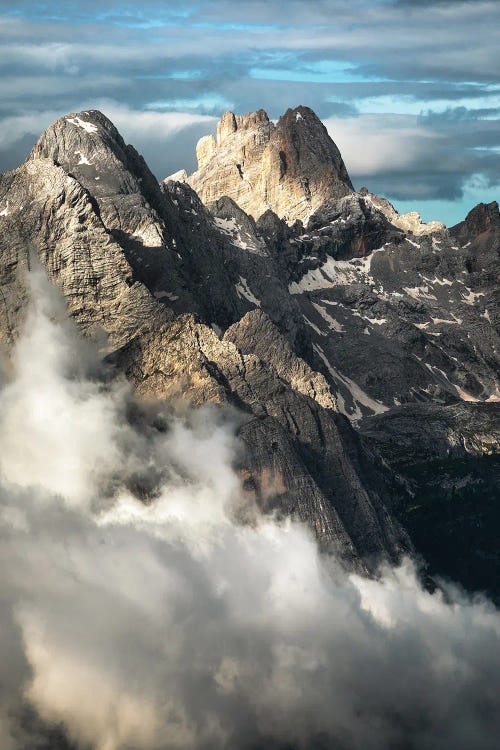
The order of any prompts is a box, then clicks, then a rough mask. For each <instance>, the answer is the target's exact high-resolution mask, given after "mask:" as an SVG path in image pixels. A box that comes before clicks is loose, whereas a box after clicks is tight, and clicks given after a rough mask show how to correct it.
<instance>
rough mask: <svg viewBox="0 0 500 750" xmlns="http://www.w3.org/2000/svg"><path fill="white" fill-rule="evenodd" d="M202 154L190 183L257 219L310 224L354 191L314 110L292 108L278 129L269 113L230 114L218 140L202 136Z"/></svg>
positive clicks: (205, 194)
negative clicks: (267, 216)
mask: <svg viewBox="0 0 500 750" xmlns="http://www.w3.org/2000/svg"><path fill="white" fill-rule="evenodd" d="M196 156H197V159H198V171H197V172H195V173H194V174H192V175H191V176H190V177H188V182H189V184H190V185H191V187H193V188H194V190H196V192H197V193H198V195H199V196H200V198H201V199H202V201H203V202H204V203H211V202H212V201H215V200H218V199H219V198H221V197H222V196H225V195H226V196H229V197H230V198H232V199H233V200H234V201H235V202H236V203H237V204H238V205H239V206H240V208H242V209H243V210H244V211H246V212H247V213H248V214H250V216H253V217H254V218H255V219H258V218H259V217H260V216H261V215H262V214H263V213H265V211H267V210H268V209H271V210H272V211H274V212H275V213H276V214H278V216H280V217H282V218H285V219H286V220H287V221H289V222H293V221H295V220H296V219H301V220H305V219H307V218H308V217H309V216H310V215H311V214H312V213H313V212H314V211H315V210H316V209H317V208H319V206H321V205H322V204H323V203H324V202H325V201H326V200H331V199H332V198H340V197H342V196H343V195H347V194H348V193H350V192H352V190H353V187H352V184H351V181H350V179H349V175H348V174H347V170H346V168H345V166H344V163H343V161H342V157H341V155H340V152H339V150H338V148H337V147H336V145H335V144H334V143H333V141H332V140H331V138H330V136H329V135H328V133H327V131H326V128H325V126H324V125H323V124H322V123H321V121H320V120H319V119H318V118H317V117H316V115H315V114H314V112H312V110H310V109H309V108H308V107H297V108H296V109H289V110H288V111H287V112H286V113H285V114H284V115H283V117H280V119H279V120H278V122H277V124H276V125H275V124H274V123H272V122H271V121H270V120H269V118H268V116H267V114H266V113H265V112H264V111H263V110H259V111H258V112H251V113H249V114H247V115H244V116H241V115H235V114H233V113H232V112H226V113H225V114H224V115H223V116H222V118H221V120H220V122H219V124H218V126H217V139H215V138H214V137H213V136H205V137H204V138H202V139H201V140H200V142H199V143H198V146H197V149H196Z"/></svg>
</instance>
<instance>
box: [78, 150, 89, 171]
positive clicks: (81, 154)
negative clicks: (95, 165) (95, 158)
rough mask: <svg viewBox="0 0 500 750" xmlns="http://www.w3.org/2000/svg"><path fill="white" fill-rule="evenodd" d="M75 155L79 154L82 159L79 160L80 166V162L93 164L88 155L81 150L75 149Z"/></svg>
mask: <svg viewBox="0 0 500 750" xmlns="http://www.w3.org/2000/svg"><path fill="white" fill-rule="evenodd" d="M75 156H79V157H80V161H79V162H78V166H80V164H86V165H87V166H88V167H91V166H92V164H91V162H90V161H89V160H88V159H87V157H86V156H85V155H84V154H83V153H82V152H81V151H75Z"/></svg>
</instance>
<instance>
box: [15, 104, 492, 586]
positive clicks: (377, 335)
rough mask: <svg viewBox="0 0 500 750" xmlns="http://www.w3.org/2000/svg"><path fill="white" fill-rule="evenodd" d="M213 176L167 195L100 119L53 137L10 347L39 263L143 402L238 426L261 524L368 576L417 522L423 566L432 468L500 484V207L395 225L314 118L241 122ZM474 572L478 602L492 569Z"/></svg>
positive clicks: (214, 152) (21, 199)
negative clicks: (419, 514)
mask: <svg viewBox="0 0 500 750" xmlns="http://www.w3.org/2000/svg"><path fill="white" fill-rule="evenodd" d="M280 154H281V155H280ZM198 159H199V163H200V169H199V170H198V172H197V173H195V175H193V176H192V178H189V181H190V182H191V185H193V186H195V187H196V189H197V190H198V191H199V195H198V194H197V193H196V192H195V191H194V190H193V187H190V185H188V184H187V183H186V182H185V178H184V175H183V174H178V175H177V177H178V178H179V179H178V180H177V181H176V180H168V181H166V182H164V183H162V184H160V185H159V184H158V183H157V182H156V180H155V179H154V177H153V175H152V174H151V172H150V170H149V169H148V167H147V165H146V164H145V162H144V160H143V159H142V157H140V155H139V154H138V153H137V152H136V151H135V149H133V147H131V146H128V145H126V144H125V143H124V142H123V139H122V138H121V136H120V135H119V133H118V132H117V130H116V128H114V126H113V125H112V123H111V122H110V121H109V120H108V119H107V118H106V117H105V116H104V115H102V114H101V113H100V112H95V111H89V112H80V113H77V114H75V113H74V114H70V115H67V116H66V117H63V118H60V119H59V120H57V121H56V122H55V123H54V124H53V125H52V126H51V127H50V128H49V129H48V130H47V131H46V132H45V133H44V134H43V135H42V136H41V138H40V140H39V142H38V143H37V145H36V146H35V148H34V149H33V152H32V154H31V155H30V157H29V159H28V160H27V161H26V162H25V163H24V164H23V165H21V166H20V167H19V168H18V169H16V170H14V171H13V172H9V173H7V174H5V175H2V176H0V281H1V284H2V304H1V305H0V337H1V339H2V341H3V342H4V343H5V344H6V345H7V346H9V345H10V344H11V343H12V341H13V340H14V339H15V337H16V336H17V331H18V327H19V322H20V320H21V319H22V316H23V314H24V309H25V303H26V291H25V283H24V282H25V273H26V272H28V271H29V268H30V266H31V263H32V261H33V260H34V258H35V257H36V258H38V259H39V261H40V262H41V263H42V265H43V266H44V268H45V269H46V271H47V273H48V275H49V277H50V278H51V279H52V280H53V282H54V284H55V285H57V286H58V287H59V288H60V290H61V291H62V293H63V295H64V298H65V301H66V304H67V306H68V310H69V312H70V314H71V315H72V316H73V318H74V319H75V321H76V322H77V324H78V325H79V327H80V329H81V331H82V333H83V334H84V335H89V334H91V333H92V332H94V331H96V330H101V331H102V330H103V331H104V332H105V333H106V334H107V349H106V353H107V355H108V359H109V361H110V362H112V363H113V364H114V366H115V367H116V368H118V370H119V371H120V372H123V373H124V374H126V376H127V377H128V378H129V379H130V380H131V381H132V383H133V384H134V386H135V388H136V390H137V393H138V396H139V397H141V398H142V397H143V398H157V399H169V398H171V397H172V396H175V397H178V396H179V395H181V396H182V397H185V398H187V399H188V400H189V401H191V402H192V403H194V404H203V403H207V402H212V403H217V404H220V405H230V406H231V407H235V408H236V409H237V410H238V412H239V414H240V427H239V432H240V436H241V438H242V440H243V442H244V444H245V445H246V453H245V456H244V458H243V459H242V463H241V466H240V470H241V474H242V477H243V478H244V482H245V486H246V488H247V489H248V491H250V492H252V493H253V494H254V496H255V497H256V499H257V501H258V502H259V503H260V505H261V507H262V508H263V510H264V511H266V510H271V509H272V510H277V511H278V512H280V513H283V514H289V515H292V516H296V517H299V518H301V519H302V520H304V521H306V522H307V523H308V524H309V525H310V526H311V527H312V528H313V529H314V531H315V533H316V535H317V537H318V539H319V540H320V543H321V545H322V546H323V548H325V549H330V550H334V551H335V552H336V554H337V555H338V556H339V557H340V558H341V559H342V560H343V561H344V562H345V563H346V565H348V566H350V567H351V568H354V569H357V570H362V571H366V570H368V569H372V568H373V567H374V565H375V564H376V561H377V560H378V559H380V558H381V557H389V558H390V559H392V560H394V559H396V558H397V557H398V555H399V554H400V553H401V551H402V550H404V549H408V548H411V541H410V540H409V539H408V536H407V534H406V533H405V531H404V530H403V528H402V525H401V522H402V523H403V524H404V525H405V526H406V527H407V528H409V529H410V531H411V533H412V535H413V536H412V539H413V540H414V541H415V540H416V541H417V546H418V548H419V550H421V551H423V552H424V553H426V554H427V552H428V549H427V548H426V547H425V538H427V537H425V535H423V534H421V533H420V531H421V529H420V527H419V526H418V524H416V525H415V524H413V525H412V519H409V517H408V513H407V512H406V510H407V509H408V508H411V507H413V506H412V498H414V497H415V496H416V495H418V494H419V493H420V495H422V496H423V495H425V496H426V497H430V496H431V494H432V493H431V494H429V493H430V489H429V488H430V487H431V485H432V481H433V480H432V476H431V475H429V474H428V473H426V472H425V471H423V470H422V467H426V466H427V465H431V464H432V466H437V464H435V461H438V463H439V461H441V459H442V460H443V461H448V458H447V456H448V453H447V451H451V454H450V455H451V456H452V457H453V456H455V454H456V455H457V459H456V460H455V459H453V460H451V459H450V460H449V461H448V463H446V472H447V473H446V482H445V484H443V485H442V490H443V493H444V492H445V490H446V487H457V488H458V489H457V491H458V490H460V492H462V493H463V492H468V490H467V487H475V486H476V485H477V483H475V479H476V478H477V472H479V473H480V472H481V471H482V469H481V467H482V466H483V463H482V462H483V459H485V460H486V459H487V461H488V477H489V478H488V479H487V482H488V487H490V486H493V483H492V480H491V477H493V476H494V475H495V472H496V471H497V468H496V465H495V463H494V456H495V454H496V453H497V451H498V440H497V437H498V435H497V430H496V428H494V425H495V424H498V422H495V420H497V419H498V417H497V409H498V404H497V403H496V402H497V401H498V399H499V397H500V396H499V391H498V371H499V361H498V352H499V351H500V342H499V340H498V326H497V322H498V248H499V246H500V217H499V214H498V206H497V205H496V204H490V205H488V206H483V205H480V206H479V207H477V208H476V209H474V211H472V212H471V214H470V215H469V217H467V219H466V220H465V221H464V222H462V223H461V224H460V225H457V227H454V228H453V229H451V230H450V231H448V230H446V228H445V227H444V226H443V225H439V224H437V225H434V226H427V227H424V228H422V225H421V224H420V223H419V222H418V221H417V220H416V219H415V217H412V218H411V221H410V220H407V219H405V218H404V217H399V218H398V214H397V213H396V212H395V211H394V209H393V208H392V206H391V205H390V204H389V203H388V202H387V201H385V200H384V199H381V198H378V197H377V196H373V195H371V194H369V193H368V192H367V191H360V192H359V193H356V192H354V191H353V190H352V186H351V184H350V181H349V178H348V176H347V174H346V172H345V167H344V166H343V163H342V159H341V157H340V154H339V153H338V150H337V149H336V147H335V146H334V144H333V143H332V141H331V140H330V139H329V138H328V136H327V134H326V131H325V130H324V128H323V126H322V124H321V123H320V121H319V120H318V118H316V116H315V115H314V114H313V113H312V112H311V111H310V110H308V109H307V108H303V107H299V108H298V109H297V110H289V111H288V112H287V114H286V115H285V116H284V117H283V118H281V119H280V121H279V122H278V123H277V124H276V125H274V124H273V123H271V122H270V121H269V119H268V118H267V115H266V114H265V113H264V112H262V111H260V112H257V113H254V114H252V115H247V116H246V117H243V118H242V117H237V116H235V115H231V114H226V115H225V116H224V117H223V118H222V120H221V122H220V123H219V128H218V138H217V141H215V139H210V138H209V139H203V140H202V142H201V143H200V144H199V146H198ZM238 165H239V166H240V168H241V172H242V175H243V176H241V175H240V171H239V169H238ZM250 177H251V179H250ZM306 179H307V182H306ZM197 180H198V183H197ZM231 191H233V192H231ZM263 196H266V200H265V201H264V199H263ZM200 197H201V199H200ZM270 206H271V207H272V208H274V210H271V208H270ZM245 207H246V210H245ZM256 216H258V217H259V218H258V220H255V218H254V217H256ZM284 217H286V219H287V220H285V218H284ZM297 217H301V218H303V219H305V218H306V217H307V218H308V221H307V223H306V225H305V226H304V224H303V223H302V222H301V221H298V222H296V223H294V224H291V223H290V222H291V220H292V219H294V218H297ZM401 218H403V219H404V221H403V222H401V221H400V220H399V219H401ZM478 415H479V416H480V417H481V418H480V419H479V418H478ZM429 425H430V426H431V428H432V430H431V431H432V441H431V444H430V443H429V442H428V441H427V440H426V438H425V432H426V430H427V428H428V426H429ZM429 429H430V428H429ZM408 436H412V437H411V439H409V438H408ZM429 445H432V446H434V447H433V448H432V451H431V452H432V456H431V455H430V454H429V450H430V448H429ZM459 449H460V450H462V449H463V451H464V453H463V455H464V456H465V457H467V456H472V457H473V460H474V462H475V463H474V466H473V467H472V469H471V472H472V473H471V476H472V479H470V481H469V479H468V478H467V477H466V476H464V473H463V471H462V469H463V466H464V465H465V464H464V462H463V461H462V462H461V456H462V454H460V456H458V453H457V451H459ZM462 457H463V456H462ZM471 460H472V459H471ZM460 462H461V463H460ZM440 465H441V464H440ZM468 465H469V464H468V463H467V466H468ZM435 470H436V472H439V471H441V470H440V469H439V467H438V468H436V469H435ZM474 472H476V473H474ZM431 474H432V472H431ZM443 481H444V480H443ZM439 486H441V485H439ZM464 488H465V489H464ZM488 491H489V490H488ZM488 496H489V495H488ZM432 497H434V495H432ZM467 497H468V496H467ZM433 507H435V508H436V513H437V514H438V517H437V519H435V529H437V530H438V531H437V536H436V542H435V546H434V548H433V549H434V550H435V549H436V548H439V540H440V539H443V540H444V541H443V546H442V547H441V548H440V549H442V550H445V555H448V557H447V558H446V559H445V560H444V558H443V557H439V555H436V554H434V553H433V551H432V550H430V551H429V557H430V558H432V560H434V561H435V569H436V570H438V572H439V569H440V566H441V569H443V570H445V571H446V570H452V569H453V566H452V565H451V563H452V561H453V550H452V549H451V547H450V546H449V545H447V543H446V539H445V537H446V533H447V532H446V529H447V528H448V527H447V526H446V523H445V522H444V520H443V518H444V516H443V517H439V505H436V506H433ZM474 507H476V506H474V505H471V512H470V518H471V521H470V523H471V524H473V523H475V521H478V522H479V521H480V520H481V519H480V518H479V517H476V516H474V513H475V511H474ZM442 512H443V513H449V512H450V509H449V506H448V505H446V508H444V506H443V509H442ZM488 512H489V511H488ZM488 517H489V516H488ZM440 518H441V520H440ZM456 528H462V527H460V526H457V527H456ZM477 528H481V526H480V525H479V526H478V527H477ZM440 534H441V536H440ZM476 542H477V543H476V546H477V548H478V549H483V550H486V551H487V553H488V554H489V552H488V550H489V549H490V547H489V546H488V543H487V541H484V540H481V539H478V540H476ZM446 550H447V552H446ZM443 560H444V562H443ZM448 563H450V565H448ZM495 564H497V563H495ZM474 571H476V575H475V574H474ZM467 575H468V578H466V577H465V574H464V576H463V578H462V579H461V580H464V582H466V583H467V585H469V586H471V587H474V586H477V587H481V585H482V583H481V581H482V580H483V579H484V566H483V567H481V565H479V564H478V565H476V567H475V568H474V567H473V570H472V573H471V571H470V570H469V571H468V574H467ZM474 575H475V577H474ZM459 577H460V571H459Z"/></svg>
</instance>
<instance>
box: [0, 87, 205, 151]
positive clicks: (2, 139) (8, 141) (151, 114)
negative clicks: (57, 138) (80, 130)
mask: <svg viewBox="0 0 500 750" xmlns="http://www.w3.org/2000/svg"><path fill="white" fill-rule="evenodd" d="M75 109H77V110H78V111H82V110H88V109H100V110H102V112H103V113H104V114H105V115H106V116H107V117H109V119H110V120H111V121H112V122H113V124H114V125H116V127H117V128H118V130H119V131H120V132H121V134H122V135H123V136H124V138H125V139H126V140H127V142H132V143H136V144H138V143H140V142H143V141H147V140H148V139H154V140H155V141H159V140H164V139H168V138H171V137H172V136H174V135H176V134H178V133H179V132H180V131H182V130H184V129H186V128H189V127H192V126H193V125H200V124H204V123H206V125H207V128H209V129H210V127H212V125H213V123H214V122H216V118H214V117H211V116H210V115H201V114H197V113H193V112H160V111H157V112H155V111H153V110H148V111H142V110H134V109H132V108H130V107H128V106H126V105H124V104H119V103H117V102H115V101H112V100H107V99H98V100H94V101H92V102H88V101H86V102H83V103H82V104H81V105H80V106H78V107H75ZM69 111H70V110H68V109H66V110H45V111H43V110H41V111H38V112H32V113H29V114H21V115H15V116H12V117H4V118H1V119H0V148H1V149H5V148H8V147H10V146H12V145H14V144H15V143H17V142H18V141H20V140H21V139H22V138H23V137H24V136H27V135H29V136H33V137H35V138H38V136H39V135H40V134H41V133H42V131H43V130H44V129H45V128H47V127H48V126H49V125H50V124H51V123H52V122H54V120H56V119H57V118H58V117H61V116H62V115H65V114H68V113H69Z"/></svg>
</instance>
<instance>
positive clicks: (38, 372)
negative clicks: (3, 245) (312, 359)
mask: <svg viewBox="0 0 500 750" xmlns="http://www.w3.org/2000/svg"><path fill="white" fill-rule="evenodd" d="M29 286H30V289H31V298H32V303H31V307H30V311H29V313H28V316H27V320H26V323H25V327H24V333H23V334H22V335H21V338H20V340H19V342H18V344H17V347H16V349H15V352H14V356H13V361H12V364H11V366H10V367H6V368H5V372H4V375H3V382H2V387H1V391H0V422H1V424H0V536H1V545H0V659H1V663H2V680H1V681H0V744H1V746H2V748H3V749H4V750H21V749H22V748H25V747H35V746H36V747H38V746H40V747H50V748H51V750H54V748H65V750H67V748H68V747H69V746H68V745H67V744H66V740H65V739H64V738H66V739H67V740H68V741H69V742H71V743H73V745H72V746H71V747H76V748H77V749H78V750H87V749H88V748H89V747H90V748H92V749H95V750H131V748H134V750H160V749H162V750H163V749H164V748H169V749H170V748H176V749H177V748H179V749H182V750H184V749H185V750H188V749H189V750H193V748H195V749H196V748H199V749H200V750H201V749H205V748H208V749H211V748H214V749H215V748H218V749H219V750H220V748H257V747H264V746H265V747H270V748H283V747H297V748H300V747H302V748H312V747H314V748H323V747H338V748H341V749H342V750H343V749H344V748H345V749H346V750H347V748H349V750H358V748H359V750H385V749H386V748H388V747H394V748H412V749H413V750H419V749H420V748H422V749H423V748H425V749H426V750H434V749H435V750H452V749H453V750H469V749H470V748H471V747H474V748H475V750H490V749H491V750H493V748H495V747H496V743H497V738H498V732H499V730H500V723H499V722H500V718H499V715H498V711H497V710H496V709H497V708H498V704H497V701H498V694H499V689H500V677H499V675H500V614H499V613H498V611H497V610H495V609H494V607H493V605H492V604H490V603H488V602H487V601H484V600H481V599H479V598H477V599H476V600H470V599H467V598H466V597H464V596H462V595H460V593H459V592H457V591H454V590H453V589H452V588H451V587H449V589H448V591H447V593H446V594H443V593H439V592H436V593H434V594H431V593H428V592H426V591H424V590H423V589H422V588H421V586H420V584H419V582H418V578H417V575H416V572H415V570H414V568H413V566H412V564H411V563H410V562H409V561H406V562H404V563H403V564H402V566H401V567H400V568H398V569H386V570H384V571H382V572H381V576H380V578H379V579H378V580H367V579H364V578H360V577H359V576H356V575H353V574H349V573H346V572H345V571H342V570H341V569H340V568H339V567H338V566H337V564H336V563H335V561H334V560H332V559H329V558H322V557H321V556H320V555H319V553H318V551H317V548H316V545H315V542H314V541H313V539H312V537H311V535H310V534H309V532H308V531H307V530H306V529H305V528H304V527H303V526H301V525H299V524H296V523H292V522H278V521H276V520H275V519H274V518H273V517H270V516H267V517H260V516H259V515H258V514H257V512H256V510H255V508H254V506H253V503H252V498H251V497H250V496H248V495H245V494H244V493H243V491H242V489H241V486H240V481H239V478H238V475H237V473H236V472H235V470H234V469H233V466H234V463H235V460H236V458H237V456H238V453H239V451H240V450H241V447H240V446H239V444H238V441H237V439H236V438H235V421H234V419H235V417H234V415H231V414H225V413H224V412H223V411H220V410H216V409H209V408H202V409H199V410H190V409H186V408H185V407H181V406H179V407H178V408H177V409H176V410H172V409H171V408H170V409H169V407H167V406H166V405H163V406H160V405H158V406H154V405H149V406H142V407H141V406H140V405H138V404H135V403H134V399H133V395H132V393H131V392H130V389H129V386H128V385H127V384H126V383H125V382H124V381H123V380H122V379H121V378H119V377H118V378H117V377H113V376H112V375H111V374H110V373H109V372H106V370H105V369H103V365H102V363H101V362H100V356H99V351H98V349H97V346H96V344H93V343H92V342H84V341H82V340H81V339H80V338H79V336H78V334H77V332H76V330H75V329H74V328H73V325H72V323H71V322H70V321H68V320H67V319H66V317H65V315H64V309H63V306H62V303H61V301H60V300H59V298H58V297H57V295H56V293H55V292H54V291H53V290H52V289H51V288H50V287H49V285H48V282H47V281H46V280H45V279H44V277H43V275H42V274H41V272H40V271H34V272H31V274H30V275H29ZM54 733H56V734H57V737H58V739H54ZM37 743H38V744H37ZM44 743H45V744H44Z"/></svg>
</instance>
